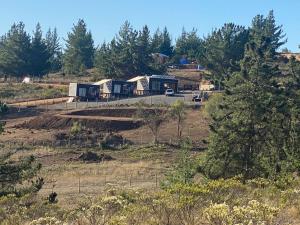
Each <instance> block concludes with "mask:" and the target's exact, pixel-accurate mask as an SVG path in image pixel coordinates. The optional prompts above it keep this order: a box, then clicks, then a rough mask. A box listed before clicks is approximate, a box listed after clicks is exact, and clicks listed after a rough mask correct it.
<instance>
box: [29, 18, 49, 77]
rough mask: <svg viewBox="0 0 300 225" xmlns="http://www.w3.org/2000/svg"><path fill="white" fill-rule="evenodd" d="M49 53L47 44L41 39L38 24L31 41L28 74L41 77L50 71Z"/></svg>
mask: <svg viewBox="0 0 300 225" xmlns="http://www.w3.org/2000/svg"><path fill="white" fill-rule="evenodd" d="M49 60H50V53H49V51H48V47H47V43H46V41H45V39H44V38H43V33H42V29H41V26H40V24H39V23H38V24H37V25H36V28H35V32H34V34H33V38H32V41H31V51H30V61H31V63H30V74H32V75H33V76H42V75H45V74H47V73H48V72H49V70H50V61H49Z"/></svg>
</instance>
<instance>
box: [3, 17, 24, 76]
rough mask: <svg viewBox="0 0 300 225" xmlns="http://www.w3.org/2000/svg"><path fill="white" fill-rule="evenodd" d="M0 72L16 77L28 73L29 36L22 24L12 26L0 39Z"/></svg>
mask: <svg viewBox="0 0 300 225" xmlns="http://www.w3.org/2000/svg"><path fill="white" fill-rule="evenodd" d="M0 70H1V71H2V72H3V73H4V74H9V75H13V76H16V77H21V76H23V75H26V74H28V73H29V72H30V36H29V34H28V33H27V32H26V31H25V25H24V23H22V22H20V23H17V24H13V25H12V27H11V29H10V30H9V31H8V32H7V34H5V35H4V36H2V37H1V44H0Z"/></svg>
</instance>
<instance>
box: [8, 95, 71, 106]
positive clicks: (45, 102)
mask: <svg viewBox="0 0 300 225" xmlns="http://www.w3.org/2000/svg"><path fill="white" fill-rule="evenodd" d="M68 99H69V97H63V98H51V99H40V100H31V101H23V102H16V103H11V104H8V105H9V106H29V107H32V106H39V105H53V104H58V103H63V102H66V101H67V100H68Z"/></svg>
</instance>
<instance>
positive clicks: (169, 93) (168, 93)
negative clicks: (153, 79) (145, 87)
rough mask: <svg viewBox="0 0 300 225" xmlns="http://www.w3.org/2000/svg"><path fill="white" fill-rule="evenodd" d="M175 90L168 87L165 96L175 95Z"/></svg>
mask: <svg viewBox="0 0 300 225" xmlns="http://www.w3.org/2000/svg"><path fill="white" fill-rule="evenodd" d="M174 94H175V93H174V90H173V89H171V88H168V89H167V90H166V91H165V96H174Z"/></svg>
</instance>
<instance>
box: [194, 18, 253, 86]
mask: <svg viewBox="0 0 300 225" xmlns="http://www.w3.org/2000/svg"><path fill="white" fill-rule="evenodd" d="M248 33H249V32H248V30H247V29H246V28H245V27H243V26H238V25H235V24H233V23H228V24H224V26H223V27H222V28H220V29H217V30H214V31H213V32H212V33H211V34H210V35H208V36H207V37H206V38H204V40H203V46H202V48H201V50H200V51H199V54H198V57H199V58H198V60H199V62H200V64H202V65H203V66H205V67H206V68H207V69H208V70H209V71H211V73H212V76H213V79H214V80H219V81H223V80H225V79H227V78H228V77H229V76H230V74H232V73H233V72H235V71H238V70H239V69H240V66H239V62H240V60H241V59H242V58H243V57H244V47H245V44H246V43H247V42H248V41H249V37H248V36H249V35H248Z"/></svg>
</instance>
